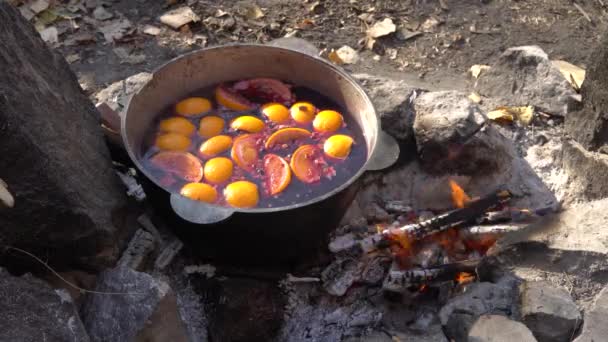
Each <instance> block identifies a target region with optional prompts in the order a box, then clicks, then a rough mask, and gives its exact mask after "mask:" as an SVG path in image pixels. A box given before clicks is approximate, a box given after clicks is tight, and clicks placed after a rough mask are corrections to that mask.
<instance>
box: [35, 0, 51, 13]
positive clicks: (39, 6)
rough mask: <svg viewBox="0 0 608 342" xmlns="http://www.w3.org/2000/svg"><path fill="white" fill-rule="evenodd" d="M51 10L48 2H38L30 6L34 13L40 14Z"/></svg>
mask: <svg viewBox="0 0 608 342" xmlns="http://www.w3.org/2000/svg"><path fill="white" fill-rule="evenodd" d="M47 8H49V2H48V1H46V0H36V1H34V2H32V3H31V4H30V9H31V10H32V12H34V13H36V14H38V13H40V12H42V11H44V10H46V9H47Z"/></svg>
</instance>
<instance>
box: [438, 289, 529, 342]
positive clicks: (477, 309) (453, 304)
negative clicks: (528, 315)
mask: <svg viewBox="0 0 608 342" xmlns="http://www.w3.org/2000/svg"><path fill="white" fill-rule="evenodd" d="M517 294H518V291H517V284H516V283H514V282H513V281H511V279H506V278H505V279H504V280H502V281H500V282H497V283H489V282H481V283H471V284H468V285H465V286H464V289H463V292H462V293H461V294H460V295H458V296H455V297H452V298H451V299H449V300H448V302H447V303H446V304H445V305H444V306H443V307H442V308H441V310H440V311H439V319H440V320H441V324H442V325H443V328H444V331H445V333H446V335H447V336H448V338H449V339H454V340H456V341H466V340H467V336H468V333H469V330H470V328H471V327H472V326H473V324H474V323H475V322H476V321H477V319H478V318H479V316H481V315H485V314H498V315H504V316H511V314H513V313H514V312H517V302H518V300H517Z"/></svg>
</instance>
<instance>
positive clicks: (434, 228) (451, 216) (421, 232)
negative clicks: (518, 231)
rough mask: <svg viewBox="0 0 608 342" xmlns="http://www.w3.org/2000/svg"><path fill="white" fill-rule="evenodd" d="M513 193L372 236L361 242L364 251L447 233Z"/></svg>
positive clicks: (483, 199)
mask: <svg viewBox="0 0 608 342" xmlns="http://www.w3.org/2000/svg"><path fill="white" fill-rule="evenodd" d="M510 198H511V193H509V192H508V191H497V192H494V193H492V194H490V195H487V196H485V197H482V198H479V199H477V200H472V201H470V202H467V203H466V206H464V207H463V208H459V209H455V210H452V211H448V212H446V213H444V214H441V215H438V216H435V217H433V218H431V219H429V220H426V221H422V222H419V223H413V224H408V225H405V226H403V227H400V228H395V229H388V230H385V231H383V232H381V233H378V234H375V235H372V236H370V237H368V238H366V239H364V240H363V241H362V242H361V245H362V248H363V250H364V251H366V252H369V251H371V250H374V249H376V248H386V247H388V246H390V245H391V243H392V242H394V241H400V242H404V241H403V240H407V241H419V240H422V239H424V238H426V237H428V236H430V235H433V234H436V233H439V232H442V231H445V230H447V229H449V228H452V227H455V226H458V225H461V224H463V223H465V222H469V221H471V220H475V219H477V218H479V217H480V216H481V215H483V214H485V212H486V211H487V210H489V209H491V208H493V207H495V206H497V205H499V204H501V203H504V202H506V201H508V200H509V199H510Z"/></svg>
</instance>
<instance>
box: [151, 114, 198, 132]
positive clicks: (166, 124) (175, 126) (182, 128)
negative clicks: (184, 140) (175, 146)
mask: <svg viewBox="0 0 608 342" xmlns="http://www.w3.org/2000/svg"><path fill="white" fill-rule="evenodd" d="M159 128H160V131H161V132H167V133H177V134H181V135H185V136H191V135H192V133H194V131H196V127H195V126H194V125H193V124H192V122H190V121H188V119H184V118H182V117H179V116H176V117H172V118H168V119H164V120H161V122H160V124H159Z"/></svg>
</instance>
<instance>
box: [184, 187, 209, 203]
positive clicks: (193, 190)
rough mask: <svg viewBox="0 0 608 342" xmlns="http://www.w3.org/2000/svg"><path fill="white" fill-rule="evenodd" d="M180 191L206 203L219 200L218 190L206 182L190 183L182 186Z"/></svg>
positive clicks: (185, 195)
mask: <svg viewBox="0 0 608 342" xmlns="http://www.w3.org/2000/svg"><path fill="white" fill-rule="evenodd" d="M179 193H180V194H181V195H182V196H184V197H188V198H189V199H192V200H195V201H201V202H206V203H213V202H215V201H217V190H215V188H214V187H212V186H211V185H209V184H205V183H188V184H186V185H184V186H183V187H182V189H181V190H180V191H179Z"/></svg>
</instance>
